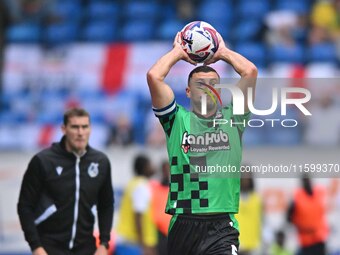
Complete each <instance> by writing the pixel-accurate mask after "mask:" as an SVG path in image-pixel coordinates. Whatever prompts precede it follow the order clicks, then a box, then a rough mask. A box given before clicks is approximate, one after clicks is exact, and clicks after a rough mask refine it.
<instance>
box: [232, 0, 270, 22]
mask: <svg viewBox="0 0 340 255" xmlns="http://www.w3.org/2000/svg"><path fill="white" fill-rule="evenodd" d="M237 9H238V10H237V13H238V16H239V17H240V19H241V20H242V19H257V20H262V18H263V17H265V15H266V13H268V11H269V10H270V3H269V1H268V0H242V1H240V2H239V4H238V8H237Z"/></svg>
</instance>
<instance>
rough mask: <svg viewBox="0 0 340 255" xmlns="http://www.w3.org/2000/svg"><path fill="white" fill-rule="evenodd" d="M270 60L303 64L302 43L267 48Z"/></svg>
mask: <svg viewBox="0 0 340 255" xmlns="http://www.w3.org/2000/svg"><path fill="white" fill-rule="evenodd" d="M269 52H270V54H269V56H270V60H271V62H282V63H292V64H297V63H298V64H303V63H304V62H305V52H304V48H303V46H302V45H298V44H296V45H283V44H282V45H275V46H273V47H272V48H271V49H270V50H269Z"/></svg>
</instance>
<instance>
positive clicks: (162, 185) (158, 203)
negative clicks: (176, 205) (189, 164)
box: [151, 160, 171, 255]
mask: <svg viewBox="0 0 340 255" xmlns="http://www.w3.org/2000/svg"><path fill="white" fill-rule="evenodd" d="M161 174H162V176H161V182H158V181H156V180H153V181H152V182H151V189H152V217H153V220H154V222H155V225H156V227H157V232H158V244H157V250H158V255H167V243H168V241H167V236H168V228H169V224H170V219H171V216H170V215H169V214H166V213H165V206H166V202H167V199H168V193H169V182H170V165H169V162H168V161H167V160H164V161H163V162H162V164H161Z"/></svg>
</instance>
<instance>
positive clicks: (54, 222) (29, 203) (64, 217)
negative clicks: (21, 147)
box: [18, 138, 114, 251]
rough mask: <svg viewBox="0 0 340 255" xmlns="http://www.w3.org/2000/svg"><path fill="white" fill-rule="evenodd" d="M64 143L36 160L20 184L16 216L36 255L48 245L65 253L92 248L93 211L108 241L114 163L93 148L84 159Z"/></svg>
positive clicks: (37, 156) (46, 150)
mask: <svg viewBox="0 0 340 255" xmlns="http://www.w3.org/2000/svg"><path fill="white" fill-rule="evenodd" d="M64 140H65V138H63V139H62V140H61V141H60V142H59V143H54V144H52V146H51V147H50V148H48V149H45V150H43V151H41V152H39V153H38V154H36V155H35V156H34V157H33V158H32V159H31V161H30V163H29V165H28V168H27V170H26V173H25V175H24V178H23V181H22V185H21V191H20V196H19V202H18V214H19V218H20V223H21V226H22V229H23V231H24V234H25V239H26V241H27V242H28V243H29V245H30V248H31V250H32V251H33V250H34V249H35V248H37V247H38V246H44V243H46V245H47V244H49V245H53V246H56V247H60V248H62V249H67V250H72V249H76V248H77V247H81V246H84V245H88V244H89V243H91V244H92V243H93V244H94V237H93V228H94V222H95V216H94V215H95V208H96V209H97V214H98V225H99V232H100V241H101V242H104V243H105V242H108V241H109V240H110V231H111V227H112V221H113V203H114V198H113V188H112V183H111V166H110V162H109V160H108V158H107V156H106V155H105V154H104V153H102V152H100V151H97V150H95V149H93V148H91V147H90V146H87V149H86V153H85V154H84V155H83V156H81V157H79V156H76V155H75V154H73V153H70V152H67V151H66V149H65V141H64Z"/></svg>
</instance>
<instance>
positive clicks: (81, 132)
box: [62, 116, 91, 153]
mask: <svg viewBox="0 0 340 255" xmlns="http://www.w3.org/2000/svg"><path fill="white" fill-rule="evenodd" d="M62 131H63V133H64V135H65V137H66V149H67V150H68V151H72V152H76V153H82V152H84V151H85V149H86V146H87V144H88V141H89V137H90V133H91V127H90V119H89V117H87V116H82V117H78V116H74V117H70V118H69V119H68V123H67V124H66V125H63V126H62Z"/></svg>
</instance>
